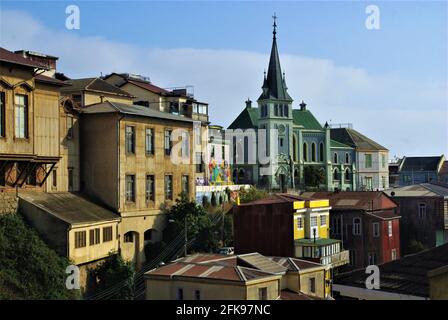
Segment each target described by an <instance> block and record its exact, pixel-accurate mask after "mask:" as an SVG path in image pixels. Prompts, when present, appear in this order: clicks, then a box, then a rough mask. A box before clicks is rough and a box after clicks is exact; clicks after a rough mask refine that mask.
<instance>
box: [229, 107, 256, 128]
mask: <svg viewBox="0 0 448 320" xmlns="http://www.w3.org/2000/svg"><path fill="white" fill-rule="evenodd" d="M257 127H258V109H257V108H245V109H244V110H243V111H241V113H240V114H239V115H238V117H236V119H235V120H234V121H233V122H232V124H231V125H230V126H229V129H249V128H257Z"/></svg>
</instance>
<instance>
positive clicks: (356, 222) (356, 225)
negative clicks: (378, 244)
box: [353, 218, 361, 236]
mask: <svg viewBox="0 0 448 320" xmlns="http://www.w3.org/2000/svg"><path fill="white" fill-rule="evenodd" d="M360 234H361V218H353V235H354V236H359V235H360Z"/></svg>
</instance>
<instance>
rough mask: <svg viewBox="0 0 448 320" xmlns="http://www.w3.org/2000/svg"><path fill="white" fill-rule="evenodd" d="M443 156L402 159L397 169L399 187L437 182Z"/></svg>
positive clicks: (443, 159)
mask: <svg viewBox="0 0 448 320" xmlns="http://www.w3.org/2000/svg"><path fill="white" fill-rule="evenodd" d="M444 162H445V156H444V155H441V156H435V157H403V159H402V160H401V162H400V166H399V168H398V172H399V176H400V182H399V185H400V186H408V185H413V184H419V183H429V182H437V181H438V180H439V173H440V171H441V169H442V166H443V164H444Z"/></svg>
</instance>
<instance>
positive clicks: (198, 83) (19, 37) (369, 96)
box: [0, 0, 448, 158]
mask: <svg viewBox="0 0 448 320" xmlns="http://www.w3.org/2000/svg"><path fill="white" fill-rule="evenodd" d="M371 4H374V5H376V6H377V7H378V9H379V22H380V23H379V29H374V30H371V29H368V28H367V27H366V25H365V21H366V19H367V18H368V17H369V15H370V14H371V12H368V13H366V7H367V6H368V5H371ZM68 5H77V6H78V7H79V10H80V28H79V29H75V30H69V29H67V28H66V19H67V17H68V14H66V7H67V6H68ZM274 12H275V14H276V16H278V19H277V25H278V28H277V42H278V48H279V53H280V61H281V64H282V70H283V71H284V72H285V73H286V82H287V85H288V91H289V94H290V95H291V97H292V98H293V99H294V104H293V106H295V107H296V108H298V104H299V103H300V102H301V101H302V100H304V101H305V102H306V103H307V105H308V109H309V110H311V111H312V112H313V114H314V115H315V116H316V118H317V119H318V120H319V121H320V122H321V123H325V122H326V121H328V122H329V123H332V124H338V123H351V124H353V127H354V129H356V130H358V131H360V132H361V133H363V134H365V135H367V136H369V137H370V138H372V139H373V140H375V141H377V142H378V143H380V144H381V145H383V146H385V147H387V148H388V149H389V150H390V157H391V158H392V157H394V156H404V155H406V156H423V155H440V154H442V153H443V154H445V155H447V156H448V63H447V55H448V31H447V30H448V19H447V16H448V5H447V2H446V1H440V2H438V1H388V2H381V1H379V2H378V1H375V2H373V1H275V2H270V1H144V0H140V1H70V2H65V1H21V0H19V1H17V0H16V1H5V0H1V2H0V45H1V46H2V47H4V48H6V49H8V50H19V49H26V50H33V51H38V52H43V53H47V54H50V55H55V56H58V57H59V60H58V66H57V68H58V71H59V72H63V73H64V74H66V75H67V76H69V77H71V78H81V77H92V76H99V75H101V74H103V75H105V74H108V73H110V72H128V73H136V74H141V75H144V76H148V77H150V79H151V81H152V82H153V83H154V84H156V85H158V86H161V87H164V88H169V87H179V86H185V85H192V86H194V94H195V97H196V98H197V99H198V100H200V101H204V102H208V103H209V114H210V121H211V122H212V123H213V124H219V125H223V126H225V127H226V126H228V125H229V124H230V123H231V122H232V121H233V120H234V119H235V118H236V117H237V115H238V114H239V113H240V112H241V111H242V109H243V108H244V105H245V104H244V101H245V100H246V99H247V98H250V99H251V100H252V101H256V99H257V98H258V96H259V95H260V93H261V85H262V81H263V71H264V70H265V69H266V68H267V66H268V62H269V53H270V49H271V44H272V15H273V14H274Z"/></svg>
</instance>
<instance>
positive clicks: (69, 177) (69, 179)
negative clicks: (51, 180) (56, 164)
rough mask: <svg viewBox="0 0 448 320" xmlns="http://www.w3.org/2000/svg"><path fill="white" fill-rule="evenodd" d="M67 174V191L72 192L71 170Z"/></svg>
mask: <svg viewBox="0 0 448 320" xmlns="http://www.w3.org/2000/svg"><path fill="white" fill-rule="evenodd" d="M67 173H68V190H70V191H72V190H73V169H72V168H69V169H68V172H67Z"/></svg>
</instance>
